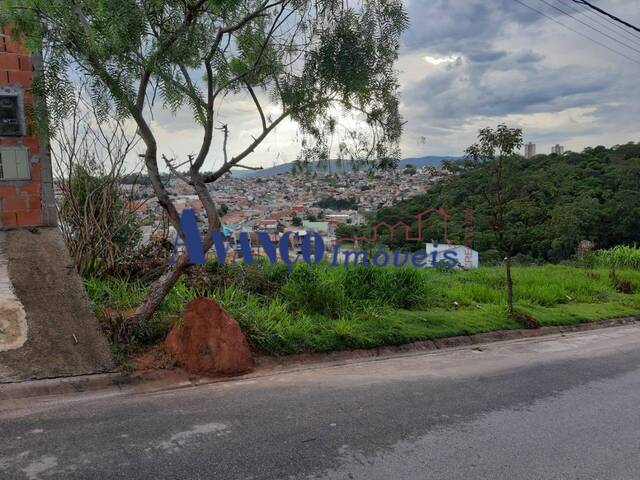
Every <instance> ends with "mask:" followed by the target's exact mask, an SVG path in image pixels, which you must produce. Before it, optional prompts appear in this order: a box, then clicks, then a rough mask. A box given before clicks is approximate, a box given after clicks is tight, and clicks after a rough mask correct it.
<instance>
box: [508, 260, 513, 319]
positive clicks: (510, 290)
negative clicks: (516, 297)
mask: <svg viewBox="0 0 640 480" xmlns="http://www.w3.org/2000/svg"><path fill="white" fill-rule="evenodd" d="M506 266H507V311H508V312H509V316H512V315H513V279H512V278H511V257H510V256H508V257H507V262H506Z"/></svg>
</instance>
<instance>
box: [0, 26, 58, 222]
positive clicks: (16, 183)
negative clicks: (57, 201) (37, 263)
mask: <svg viewBox="0 0 640 480" xmlns="http://www.w3.org/2000/svg"><path fill="white" fill-rule="evenodd" d="M33 75H34V65H33V61H32V58H31V56H30V55H28V54H27V53H26V51H25V49H24V48H23V47H22V45H20V44H19V43H17V42H15V41H13V40H12V39H11V37H10V31H9V28H8V27H3V28H2V31H1V32H0V91H1V90H2V89H3V88H11V89H14V90H15V89H22V92H23V98H24V111H25V115H26V116H27V118H26V132H25V133H26V136H24V137H0V146H4V145H21V146H25V147H27V148H28V150H29V163H30V170H31V180H12V181H7V180H0V221H1V223H2V227H3V228H12V227H25V226H36V225H42V224H43V223H47V222H43V211H42V210H43V209H42V181H43V178H42V175H41V174H42V167H43V162H49V159H48V155H46V152H43V151H42V150H43V146H42V143H41V141H40V138H39V137H38V135H36V134H35V133H34V132H33V129H32V128H31V126H30V124H31V122H30V119H29V118H28V112H29V111H30V110H31V106H32V104H33V97H32V92H31V84H32V81H33ZM45 167H48V168H46V171H47V172H50V165H48V164H47V165H45ZM49 184H50V185H51V182H50V181H49Z"/></svg>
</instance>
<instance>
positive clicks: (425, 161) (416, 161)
mask: <svg viewBox="0 0 640 480" xmlns="http://www.w3.org/2000/svg"><path fill="white" fill-rule="evenodd" d="M456 158H458V157H451V156H435V155H429V156H425V157H413V158H405V159H404V160H401V161H400V162H399V163H398V167H399V168H404V167H406V166H407V165H413V166H414V167H424V166H439V165H440V164H441V163H442V161H443V160H455V159H456ZM293 165H294V163H293V162H290V163H283V164H282V165H275V166H273V167H269V168H265V169H264V170H255V171H253V170H252V171H247V170H241V169H235V170H232V172H233V174H234V175H236V176H238V177H272V176H274V175H280V174H282V173H290V172H291V169H292V168H293ZM351 169H352V165H351V162H350V161H345V162H342V164H341V165H338V162H337V161H336V160H331V162H330V165H329V166H328V168H327V169H326V170H320V172H322V171H324V172H325V173H329V172H341V171H346V172H348V171H351Z"/></svg>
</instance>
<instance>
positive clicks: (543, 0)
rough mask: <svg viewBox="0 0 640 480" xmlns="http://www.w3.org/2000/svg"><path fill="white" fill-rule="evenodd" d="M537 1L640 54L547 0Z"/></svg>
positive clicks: (633, 48)
mask: <svg viewBox="0 0 640 480" xmlns="http://www.w3.org/2000/svg"><path fill="white" fill-rule="evenodd" d="M539 1H541V2H542V3H544V4H545V5H548V6H550V7H551V8H553V9H555V10H557V11H559V12H560V13H563V14H564V15H566V16H567V17H569V18H573V19H574V20H575V21H576V22H579V23H581V24H582V25H584V26H586V27H587V28H590V29H591V30H594V31H596V32H598V33H599V34H600V35H604V36H605V37H607V38H608V39H610V40H613V41H614V42H616V43H619V44H620V45H622V46H623V47H626V48H629V49H631V50H634V51H635V52H637V53H640V49H637V48H635V47H632V46H631V45H629V44H627V43H624V42H623V41H621V40H619V39H617V38H616V37H612V36H611V35H609V34H608V33H605V32H603V31H602V30H600V29H598V28H596V27H594V26H593V25H589V24H588V23H587V22H583V21H582V20H580V19H579V18H576V17H574V16H573V15H571V14H570V13H568V12H566V11H564V10H563V9H561V8H559V7H557V6H555V5H554V4H552V3H549V2H547V0H539Z"/></svg>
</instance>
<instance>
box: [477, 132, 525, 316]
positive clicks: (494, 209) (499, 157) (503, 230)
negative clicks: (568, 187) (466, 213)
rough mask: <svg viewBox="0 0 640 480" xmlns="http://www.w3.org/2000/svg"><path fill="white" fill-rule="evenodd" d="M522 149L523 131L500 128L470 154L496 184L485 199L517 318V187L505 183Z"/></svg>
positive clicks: (483, 135)
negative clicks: (513, 216) (512, 213)
mask: <svg viewBox="0 0 640 480" xmlns="http://www.w3.org/2000/svg"><path fill="white" fill-rule="evenodd" d="M521 147H522V129H520V128H509V127H507V126H506V125H498V127H497V128H496V129H492V128H489V127H487V128H483V129H481V130H480V131H479V132H478V143H475V144H473V145H471V146H470V147H469V148H467V150H466V154H467V157H468V158H469V159H470V160H471V161H472V162H474V163H482V164H486V165H488V166H489V168H490V171H491V172H492V181H491V184H490V185H487V186H486V187H487V188H486V189H485V194H484V195H485V199H486V202H487V204H488V205H489V208H490V216H491V227H492V230H493V233H494V235H495V240H496V246H497V247H498V249H499V250H500V252H501V253H502V254H503V255H504V262H505V266H506V273H507V308H508V312H509V315H510V316H513V313H514V311H513V278H512V276H511V263H512V257H513V255H514V250H515V241H514V235H512V231H511V229H510V228H509V224H508V214H509V207H510V202H511V200H512V194H513V191H514V187H515V185H513V183H511V184H507V182H506V181H505V171H506V169H507V165H506V163H507V162H508V161H509V160H510V159H511V158H512V157H513V156H514V153H515V151H516V150H518V149H520V148H521Z"/></svg>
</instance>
